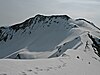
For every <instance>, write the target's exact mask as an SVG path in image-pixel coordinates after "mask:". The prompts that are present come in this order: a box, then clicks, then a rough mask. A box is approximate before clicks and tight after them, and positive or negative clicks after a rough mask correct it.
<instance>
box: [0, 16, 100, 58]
mask: <svg viewBox="0 0 100 75" xmlns="http://www.w3.org/2000/svg"><path fill="white" fill-rule="evenodd" d="M84 33H87V34H88V33H89V34H90V35H92V36H95V38H100V29H99V28H98V27H96V26H95V25H94V24H93V23H91V22H89V21H87V20H84V19H76V20H74V19H72V18H70V17H69V16H67V15H53V16H43V15H36V16H35V17H33V18H30V19H28V20H26V21H24V22H23V23H20V24H16V25H13V26H10V27H1V28H0V57H1V58H6V57H10V56H12V55H13V54H15V56H16V54H18V53H19V52H20V51H21V50H22V51H24V50H25V54H28V56H29V55H30V57H32V56H31V54H32V53H29V52H30V51H31V52H33V54H32V55H34V53H36V56H35V57H37V58H38V56H37V55H38V53H37V52H40V53H41V55H43V58H47V57H51V56H52V55H55V52H56V53H57V50H58V49H56V48H57V47H58V46H59V45H62V44H64V43H67V45H66V48H65V49H64V50H63V51H62V52H61V53H60V54H62V53H63V52H64V51H66V49H72V48H74V47H75V45H76V44H82V43H85V42H81V37H80V35H82V34H84ZM75 38H78V39H75ZM64 47H65V46H64ZM26 50H27V51H28V53H26ZM22 51H21V52H22ZM53 53H54V54H53ZM20 54H22V58H25V57H23V55H25V54H24V52H23V53H20ZM60 54H59V55H60ZM44 55H46V56H45V57H44ZM59 55H58V56H59ZM13 57H14V56H13ZM33 57H34V56H33ZM41 57H42V56H41ZM39 58H40V56H39Z"/></svg>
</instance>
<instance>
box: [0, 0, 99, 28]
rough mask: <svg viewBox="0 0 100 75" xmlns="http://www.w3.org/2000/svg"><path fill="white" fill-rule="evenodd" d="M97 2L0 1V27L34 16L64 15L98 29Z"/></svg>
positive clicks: (53, 0) (94, 0)
mask: <svg viewBox="0 0 100 75" xmlns="http://www.w3.org/2000/svg"><path fill="white" fill-rule="evenodd" d="M99 7H100V1H99V0H41V1H40V0H0V26H9V25H12V24H16V23H19V22H22V21H24V20H26V19H27V18H30V17H33V16H35V15H36V14H43V15H54V14H64V15H69V16H70V17H72V18H74V19H75V18H85V19H87V20H89V21H91V22H93V23H94V24H95V25H96V26H98V27H100V25H99V24H100V21H99V19H100V10H99Z"/></svg>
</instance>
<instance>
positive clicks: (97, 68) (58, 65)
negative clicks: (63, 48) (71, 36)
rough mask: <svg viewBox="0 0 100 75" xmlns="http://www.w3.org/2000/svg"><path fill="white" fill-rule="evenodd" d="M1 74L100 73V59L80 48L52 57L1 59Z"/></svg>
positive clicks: (83, 74)
mask: <svg viewBox="0 0 100 75" xmlns="http://www.w3.org/2000/svg"><path fill="white" fill-rule="evenodd" d="M84 55H85V56H84ZM0 75H100V60H99V59H98V57H96V56H92V57H91V55H90V56H89V55H88V54H87V53H83V51H80V50H79V51H73V50H69V51H67V53H66V52H65V56H63V57H62V56H61V57H58V58H57V57H56V58H50V59H34V60H32V59H27V60H19V59H0Z"/></svg>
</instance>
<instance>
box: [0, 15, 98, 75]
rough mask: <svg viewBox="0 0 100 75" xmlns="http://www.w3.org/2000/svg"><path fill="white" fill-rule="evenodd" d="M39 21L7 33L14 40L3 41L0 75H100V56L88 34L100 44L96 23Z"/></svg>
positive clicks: (61, 19)
mask: <svg viewBox="0 0 100 75" xmlns="http://www.w3.org/2000/svg"><path fill="white" fill-rule="evenodd" d="M44 17H45V16H44ZM44 17H43V18H44ZM49 17H50V16H49ZM39 19H40V17H38V18H37V19H36V20H37V21H36V23H35V24H34V21H33V23H32V24H31V25H30V26H29V27H26V28H25V29H20V30H18V31H17V32H14V30H9V28H8V29H6V30H4V31H5V32H6V33H9V34H12V35H13V38H12V39H11V40H9V38H8V40H7V41H6V42H4V41H0V57H1V58H3V59H0V75H100V57H99V56H98V55H97V54H96V53H95V51H96V49H94V48H93V46H92V44H93V41H92V40H91V39H90V38H89V35H88V34H90V35H92V36H93V37H94V38H95V39H96V41H97V43H98V44H99V45H100V41H98V40H100V30H99V29H98V28H97V27H95V26H94V25H93V23H92V24H91V23H88V22H86V21H84V20H74V19H71V18H70V19H68V20H66V19H65V18H62V17H61V16H60V17H57V16H56V18H55V17H52V18H51V19H49V18H48V17H47V16H46V19H45V20H43V21H40V22H38V20H39ZM47 21H48V22H47Z"/></svg>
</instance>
